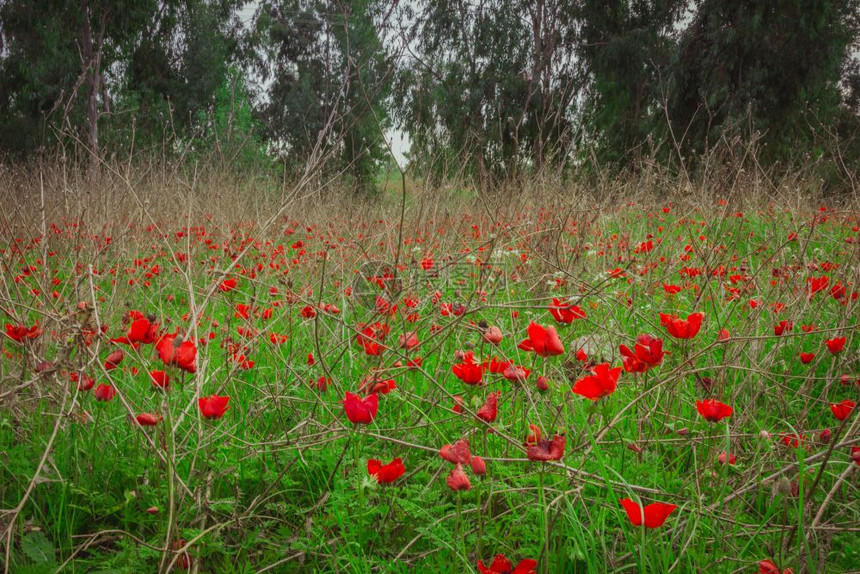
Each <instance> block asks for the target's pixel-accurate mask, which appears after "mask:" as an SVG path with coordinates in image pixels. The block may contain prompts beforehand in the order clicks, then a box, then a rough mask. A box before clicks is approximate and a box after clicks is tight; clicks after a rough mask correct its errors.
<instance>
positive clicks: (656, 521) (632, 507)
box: [618, 498, 678, 528]
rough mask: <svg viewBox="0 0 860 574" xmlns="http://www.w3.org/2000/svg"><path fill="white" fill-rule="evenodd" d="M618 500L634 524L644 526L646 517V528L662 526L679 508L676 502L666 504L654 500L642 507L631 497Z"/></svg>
mask: <svg viewBox="0 0 860 574" xmlns="http://www.w3.org/2000/svg"><path fill="white" fill-rule="evenodd" d="M618 502H620V503H621V506H623V507H624V510H626V511H627V517H628V518H629V519H630V523H631V524H633V526H642V523H643V517H644V523H645V528H660V527H661V526H663V523H664V522H666V519H667V518H669V515H670V514H672V513H673V512H674V511H675V509H676V508H678V506H677V505H675V504H666V503H664V502H653V503H651V504H649V505H647V506H646V507H645V508H642V507H641V506H640V505H639V504H637V503H636V502H634V501H632V500H630V499H629V498H623V499H621V500H619V501H618Z"/></svg>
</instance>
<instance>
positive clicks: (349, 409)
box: [343, 392, 379, 425]
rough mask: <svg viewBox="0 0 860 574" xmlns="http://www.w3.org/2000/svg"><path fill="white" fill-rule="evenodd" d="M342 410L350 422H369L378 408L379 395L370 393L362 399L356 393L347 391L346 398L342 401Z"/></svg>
mask: <svg viewBox="0 0 860 574" xmlns="http://www.w3.org/2000/svg"><path fill="white" fill-rule="evenodd" d="M343 410H344V412H345V413H346V418H348V419H349V422H351V423H352V424H356V425H367V424H370V423H371V422H372V421H373V418H374V417H375V416H376V412H377V411H378V410H379V395H377V394H376V393H371V394H370V395H368V396H366V397H364V398H363V399H362V398H361V397H360V396H358V395H354V394H352V393H350V392H347V393H346V399H344V401H343Z"/></svg>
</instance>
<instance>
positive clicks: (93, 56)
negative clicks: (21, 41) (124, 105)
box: [81, 1, 107, 174]
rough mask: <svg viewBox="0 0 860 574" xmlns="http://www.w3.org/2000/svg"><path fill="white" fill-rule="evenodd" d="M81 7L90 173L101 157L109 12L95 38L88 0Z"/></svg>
mask: <svg viewBox="0 0 860 574" xmlns="http://www.w3.org/2000/svg"><path fill="white" fill-rule="evenodd" d="M81 9H82V13H83V20H84V21H83V30H82V31H81V52H82V54H81V55H82V57H83V66H84V69H85V70H86V74H87V147H88V151H89V156H90V173H91V174H96V173H97V172H98V169H99V159H100V157H101V156H100V151H99V93H100V92H101V81H102V73H101V67H102V48H103V46H104V32H105V26H104V25H105V20H106V19H107V14H104V15H103V17H102V25H101V29H100V30H99V35H98V38H95V39H93V30H92V24H91V20H92V11H91V9H90V7H89V6H88V5H87V2H86V1H84V2H82V4H81Z"/></svg>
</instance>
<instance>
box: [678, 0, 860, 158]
mask: <svg viewBox="0 0 860 574" xmlns="http://www.w3.org/2000/svg"><path fill="white" fill-rule="evenodd" d="M858 9H860V8H858V4H857V2H856V1H855V0H826V1H821V0H765V1H761V0H703V1H702V2H699V3H698V7H697V11H696V13H695V16H694V18H693V21H692V23H691V24H690V26H689V27H688V28H687V29H686V30H685V31H684V33H683V36H682V37H681V41H680V44H679V46H678V50H677V54H676V61H675V64H674V66H673V74H672V84H671V89H670V90H671V99H670V107H669V111H670V116H671V118H672V121H673V123H674V125H675V131H676V133H686V134H687V135H686V138H685V148H686V149H688V150H693V151H698V152H700V151H703V150H704V149H706V148H707V147H709V146H713V145H714V144H715V143H716V142H717V141H718V140H719V138H720V136H721V135H722V134H723V133H724V132H725V131H726V130H731V131H735V132H739V133H741V135H749V134H750V133H751V132H752V131H758V132H760V133H762V134H764V141H765V142H766V144H767V146H766V148H765V153H766V157H769V158H770V159H780V158H782V159H788V158H791V157H792V156H794V155H795V153H797V152H806V151H808V150H809V149H810V145H811V144H813V142H814V139H815V134H816V132H819V133H820V132H821V127H822V125H829V124H831V123H832V122H833V121H834V119H835V117H836V116H837V115H839V114H840V103H841V100H842V94H841V93H840V90H839V88H838V86H839V83H840V79H841V76H842V72H843V66H844V65H845V62H846V60H847V58H848V57H849V51H848V47H849V45H850V44H851V42H852V41H853V40H854V39H856V37H857V33H858V27H857V20H856V17H857V13H858Z"/></svg>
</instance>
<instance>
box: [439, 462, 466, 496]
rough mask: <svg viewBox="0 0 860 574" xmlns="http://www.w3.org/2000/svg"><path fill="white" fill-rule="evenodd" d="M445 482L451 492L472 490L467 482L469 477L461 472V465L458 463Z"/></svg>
mask: <svg viewBox="0 0 860 574" xmlns="http://www.w3.org/2000/svg"><path fill="white" fill-rule="evenodd" d="M445 482H447V483H448V487H449V488H450V489H451V490H469V489H470V488H472V483H471V482H469V477H468V476H466V473H465V472H463V465H462V464H460V463H457V466H455V467H454V470H452V471H451V472H450V474H448V478H446V479H445Z"/></svg>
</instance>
